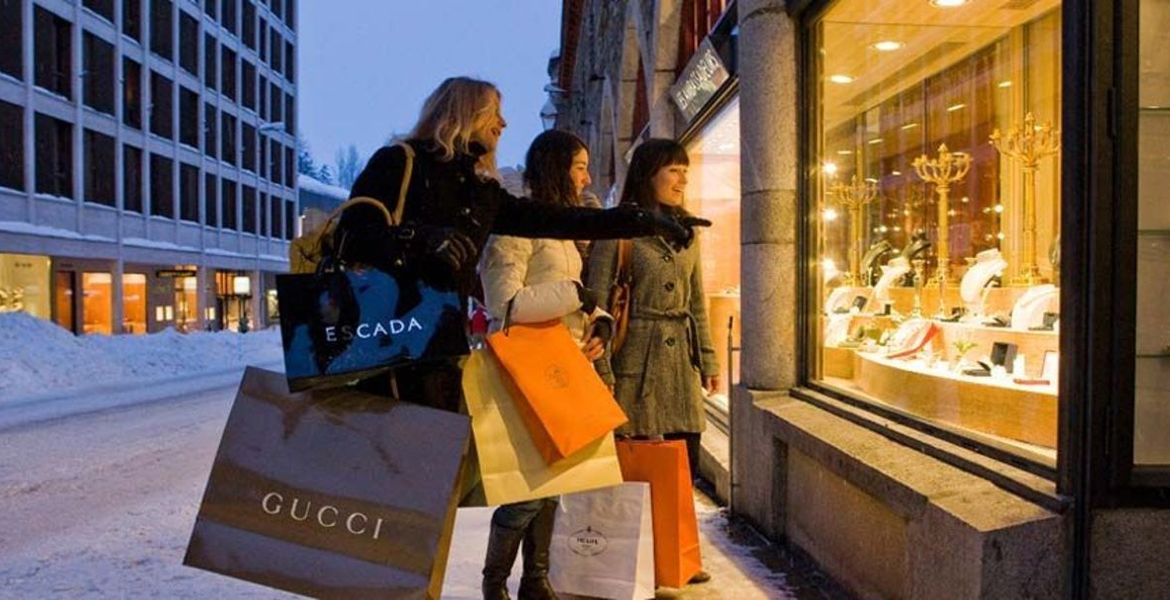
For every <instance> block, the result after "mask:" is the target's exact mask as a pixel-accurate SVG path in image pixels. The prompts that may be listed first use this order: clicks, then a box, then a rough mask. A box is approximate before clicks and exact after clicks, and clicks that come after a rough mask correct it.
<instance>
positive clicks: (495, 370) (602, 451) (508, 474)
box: [463, 349, 622, 505]
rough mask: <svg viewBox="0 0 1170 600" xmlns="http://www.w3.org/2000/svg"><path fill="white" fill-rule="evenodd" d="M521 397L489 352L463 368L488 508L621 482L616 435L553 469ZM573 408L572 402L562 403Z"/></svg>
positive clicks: (477, 353) (473, 355) (472, 358)
mask: <svg viewBox="0 0 1170 600" xmlns="http://www.w3.org/2000/svg"><path fill="white" fill-rule="evenodd" d="M517 394H518V391H517V390H516V389H515V386H514V385H513V384H512V382H511V381H510V380H509V379H508V376H507V374H505V373H504V371H503V368H502V367H501V366H500V365H499V362H498V361H497V360H496V358H495V357H494V356H493V355H492V353H491V351H490V350H487V349H484V350H475V351H473V352H472V353H471V356H470V357H469V358H468V359H467V364H465V365H464V367H463V395H464V397H465V398H466V400H467V410H468V412H469V413H470V414H471V431H472V437H473V439H474V440H475V451H476V455H477V457H478V461H479V474H480V477H481V479H482V485H483V491H484V495H485V496H486V501H487V504H488V505H497V504H509V503H512V502H522V501H525V500H533V499H536V498H545V497H548V496H556V495H558V494H567V493H570V492H577V491H582V490H590V489H594V488H601V487H609V486H614V485H618V484H620V483H621V482H622V470H621V466H620V465H619V464H618V460H617V451H616V450H615V449H614V441H613V433H612V432H611V433H607V434H605V435H603V436H602V437H601V438H600V439H598V440H595V441H593V442H592V443H590V444H589V445H588V446H585V447H584V448H582V449H581V450H579V451H577V452H576V453H575V454H572V455H571V456H569V457H567V458H566V459H565V460H562V461H558V462H557V463H555V464H553V465H549V464H548V463H546V462H545V461H544V458H543V457H541V455H540V452H539V451H538V450H537V448H536V445H535V444H534V443H533V441H532V436H531V435H529V433H528V429H527V428H526V427H525V425H524V422H523V419H522V418H521V417H520V412H519V410H518V409H517V407H516V401H515V398H516V396H517ZM562 401H563V402H566V403H571V402H572V400H571V399H570V398H564V399H563V400H562Z"/></svg>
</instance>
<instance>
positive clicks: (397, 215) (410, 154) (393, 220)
mask: <svg viewBox="0 0 1170 600" xmlns="http://www.w3.org/2000/svg"><path fill="white" fill-rule="evenodd" d="M394 145H395V146H398V147H400V148H402V150H403V152H406V167H404V168H403V169H402V187H400V188H399V189H398V204H397V205H395V206H394V213H393V214H392V215H390V224H391V225H399V224H401V223H402V211H404V210H405V209H406V191H407V189H408V188H409V187H410V175H411V172H412V171H413V170H414V148H413V147H411V145H410V144H408V143H406V142H398V143H397V144H394Z"/></svg>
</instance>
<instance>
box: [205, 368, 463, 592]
mask: <svg viewBox="0 0 1170 600" xmlns="http://www.w3.org/2000/svg"><path fill="white" fill-rule="evenodd" d="M469 435H470V424H469V420H468V418H467V417H466V416H464V415H459V414H455V413H451V412H446V411H440V410H435V409H432V408H427V407H425V406H419V405H415V404H411V403H408V402H395V401H393V400H390V399H387V398H381V397H377V396H372V395H369V394H364V393H361V392H356V391H353V390H352V389H347V388H341V389H332V390H317V391H313V392H305V393H297V394H292V393H289V392H288V389H287V386H286V383H285V379H284V376H283V375H281V374H280V373H273V372H270V371H265V370H262V369H257V368H254V367H249V368H248V369H247V371H246V372H245V373H244V379H243V381H242V382H241V384H240V389H239V392H238V393H237V395H236V400H235V403H234V404H233V406H232V410H231V414H230V415H229V416H228V420H227V425H226V426H225V427H224V433H223V439H222V440H221V442H220V445H219V451H218V453H217V454H216V457H215V462H214V463H213V465H212V468H211V475H210V477H209V478H208V481H207V488H206V491H205V492H204V496H203V502H202V504H201V506H200V508H199V514H198V516H197V517H196V520H195V526H194V530H193V531H192V534H191V540H190V542H189V544H188V546H187V554H186V557H185V558H184V561H183V562H184V564H187V565H190V566H194V567H198V568H201V569H206V570H209V571H214V572H217V573H221V574H224V575H228V576H231V577H236V578H239V579H245V580H248V581H252V582H255V583H260V584H262V585H267V586H271V587H275V588H280V589H284V590H289V591H292V592H296V593H300V594H306V595H309V596H315V597H335V598H364V597H379V598H438V597H439V594H440V591H441V589H442V583H443V572H444V570H445V569H446V561H447V550H448V547H449V545H450V540H451V533H452V531H453V529H454V516H455V502H456V500H457V498H456V493H455V492H456V490H455V488H456V483H457V478H458V477H459V471H460V464H461V462H462V460H463V455H464V453H465V451H466V448H467V446H468V436H469Z"/></svg>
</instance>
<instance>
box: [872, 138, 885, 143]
mask: <svg viewBox="0 0 1170 600" xmlns="http://www.w3.org/2000/svg"><path fill="white" fill-rule="evenodd" d="M869 143H870V144H880V143H882V138H873V139H872V140H870V141H869Z"/></svg>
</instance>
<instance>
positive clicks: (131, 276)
mask: <svg viewBox="0 0 1170 600" xmlns="http://www.w3.org/2000/svg"><path fill="white" fill-rule="evenodd" d="M122 333H129V334H134V335H142V334H144V333H146V275H145V274H142V273H126V274H124V275H122Z"/></svg>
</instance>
